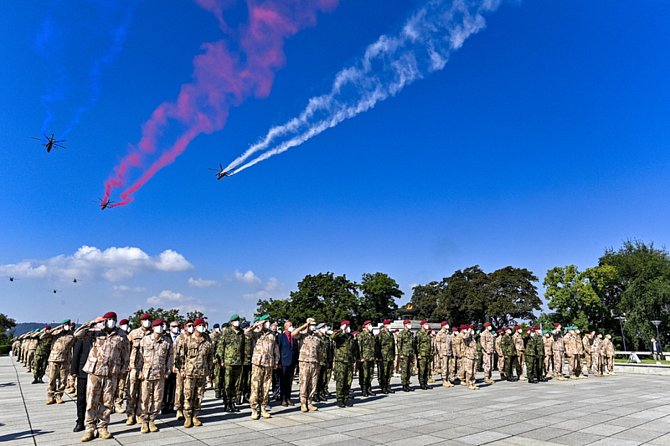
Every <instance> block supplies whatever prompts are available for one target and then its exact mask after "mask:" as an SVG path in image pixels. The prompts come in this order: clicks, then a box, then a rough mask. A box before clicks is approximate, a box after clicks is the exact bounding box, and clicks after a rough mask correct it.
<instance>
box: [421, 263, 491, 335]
mask: <svg viewBox="0 0 670 446" xmlns="http://www.w3.org/2000/svg"><path fill="white" fill-rule="evenodd" d="M442 283H443V287H442V289H443V297H442V298H441V299H440V302H439V304H438V306H437V308H436V309H435V312H434V313H433V315H432V319H433V320H436V321H437V320H439V319H446V320H448V321H451V323H452V324H454V323H473V324H474V323H477V322H482V321H484V320H486V319H485V318H486V305H487V294H486V293H487V289H486V288H487V283H488V275H487V274H486V273H485V272H484V271H482V269H481V268H480V267H479V265H475V266H471V267H469V268H465V269H464V270H458V271H456V272H454V273H453V274H452V275H451V276H449V277H446V278H444V279H443V280H442Z"/></svg>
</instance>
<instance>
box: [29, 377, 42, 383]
mask: <svg viewBox="0 0 670 446" xmlns="http://www.w3.org/2000/svg"><path fill="white" fill-rule="evenodd" d="M39 383H40V381H39V380H38V379H37V378H35V379H33V382H32V383H30V384H39Z"/></svg>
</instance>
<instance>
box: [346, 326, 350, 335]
mask: <svg viewBox="0 0 670 446" xmlns="http://www.w3.org/2000/svg"><path fill="white" fill-rule="evenodd" d="M345 331H346V332H347V333H351V328H349V326H348V325H347V328H346V330H345Z"/></svg>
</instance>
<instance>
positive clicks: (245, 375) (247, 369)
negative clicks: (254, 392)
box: [237, 364, 251, 395]
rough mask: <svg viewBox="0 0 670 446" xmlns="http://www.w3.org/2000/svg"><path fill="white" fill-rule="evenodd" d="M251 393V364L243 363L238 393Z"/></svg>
mask: <svg viewBox="0 0 670 446" xmlns="http://www.w3.org/2000/svg"><path fill="white" fill-rule="evenodd" d="M250 393H251V364H249V365H246V364H245V365H243V366H242V372H241V374H240V387H239V389H238V392H237V394H238V395H249V394H250Z"/></svg>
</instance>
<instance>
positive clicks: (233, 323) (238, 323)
mask: <svg viewBox="0 0 670 446" xmlns="http://www.w3.org/2000/svg"><path fill="white" fill-rule="evenodd" d="M230 325H232V326H233V327H239V326H240V321H233V322H231V323H230Z"/></svg>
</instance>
